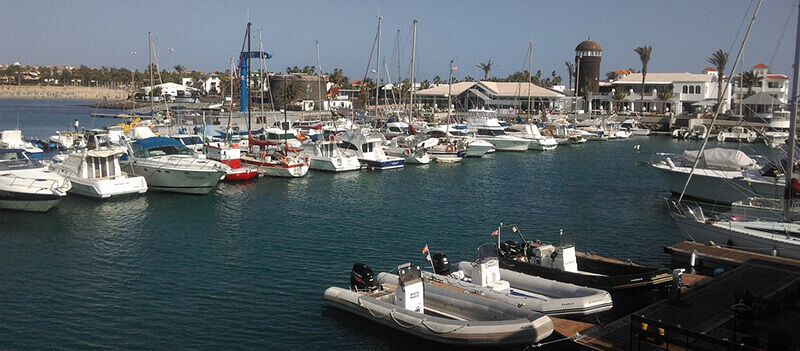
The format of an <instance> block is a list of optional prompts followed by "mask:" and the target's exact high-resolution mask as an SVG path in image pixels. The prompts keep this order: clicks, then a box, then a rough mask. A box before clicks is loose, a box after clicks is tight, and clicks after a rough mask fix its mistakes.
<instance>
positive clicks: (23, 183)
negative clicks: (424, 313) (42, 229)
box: [0, 149, 72, 212]
mask: <svg viewBox="0 0 800 351" xmlns="http://www.w3.org/2000/svg"><path fill="white" fill-rule="evenodd" d="M71 188H72V183H71V182H70V181H69V180H67V179H65V178H64V177H62V176H60V175H58V174H56V173H54V172H51V171H50V170H48V169H47V167H45V165H44V164H42V163H41V162H39V161H38V160H31V159H29V158H28V156H27V155H25V151H24V150H22V149H0V209H9V210H18V211H32V212H46V211H47V210H49V209H51V208H52V207H53V206H55V205H57V204H58V202H59V201H61V199H63V198H64V196H67V191H69V190H70V189H71Z"/></svg>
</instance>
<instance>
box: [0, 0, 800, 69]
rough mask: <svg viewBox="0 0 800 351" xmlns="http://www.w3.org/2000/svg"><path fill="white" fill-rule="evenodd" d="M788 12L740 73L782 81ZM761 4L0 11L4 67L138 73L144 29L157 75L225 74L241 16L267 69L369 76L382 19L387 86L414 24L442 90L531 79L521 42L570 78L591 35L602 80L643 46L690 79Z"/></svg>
mask: <svg viewBox="0 0 800 351" xmlns="http://www.w3.org/2000/svg"><path fill="white" fill-rule="evenodd" d="M797 1H798V0H764V2H763V4H762V6H761V8H760V10H759V13H758V16H757V17H756V20H755V24H754V27H753V31H752V33H751V34H750V38H749V39H748V43H747V45H746V47H745V50H744V54H743V56H742V62H743V65H744V67H745V68H746V69H749V68H750V67H752V66H753V65H755V64H756V63H758V62H763V63H765V64H767V65H768V66H770V68H771V71H772V72H773V73H781V74H785V75H787V76H789V77H791V76H792V71H791V63H792V61H793V60H794V42H795V38H796V36H795V33H796V30H797ZM757 3H758V1H757V0H747V1H745V0H731V1H710V0H709V1H705V0H704V1H696V0H676V1H641V0H629V1H625V0H604V1H588V0H585V1H584V0H580V1H561V0H552V1H503V0H500V1H475V0H464V1H441V0H440V1H419V0H402V1H359V0H355V1H335V0H328V1H304V0H299V1H275V0H271V1H263V0H262V1H248V0H242V1H220V0H215V1H207V0H197V1H183V0H171V1H116V0H110V1H99V0H74V1H39V0H32V1H16V0H0V63H5V64H11V63H14V62H19V63H21V64H23V65H37V66H40V65H72V66H79V65H86V66H89V67H101V66H106V67H125V68H131V67H135V68H136V69H138V70H143V69H144V68H145V67H146V66H147V62H148V50H147V49H148V44H147V33H148V32H152V35H153V38H154V39H153V41H154V44H153V46H154V49H155V52H156V54H157V56H158V59H157V61H158V64H159V67H160V68H162V69H169V68H171V67H174V66H175V65H183V66H185V67H186V68H187V69H189V70H201V71H204V72H210V71H224V70H226V69H228V68H230V59H231V58H232V57H237V56H238V52H239V51H240V50H241V48H242V43H243V40H244V36H245V34H244V33H245V27H246V24H247V20H248V17H249V19H250V21H251V22H252V33H253V40H252V45H253V48H254V49H253V50H257V49H256V48H257V47H258V45H259V44H258V33H259V32H258V31H259V30H261V37H262V42H263V45H264V51H267V52H269V53H270V54H272V55H273V58H272V59H270V60H269V61H268V62H267V68H268V70H270V71H273V72H281V71H285V70H286V68H287V67H292V66H299V67H303V66H306V65H310V66H315V65H316V62H317V54H316V49H315V44H314V42H315V41H318V42H319V48H320V64H321V66H322V68H323V71H324V72H332V71H333V69H334V68H341V69H342V70H343V71H344V74H345V75H346V76H348V77H350V79H361V78H363V76H364V75H365V72H368V71H370V70H372V69H375V66H376V63H375V56H373V59H372V60H371V63H370V65H369V68H368V66H367V65H368V61H370V60H369V58H370V55H371V51H372V48H373V43H374V41H375V37H376V33H377V23H378V17H379V16H382V17H383V22H382V29H381V58H382V61H383V60H385V62H386V63H385V65H383V64H382V65H381V66H382V68H381V69H385V68H384V67H388V68H389V71H390V72H391V75H390V76H391V77H392V78H391V80H392V81H394V80H396V79H397V77H398V76H400V77H403V79H405V78H408V77H409V76H410V67H411V46H412V45H411V28H412V21H413V20H415V19H416V20H417V21H418V22H419V23H418V26H417V77H418V81H421V80H423V79H428V80H433V78H434V77H435V76H440V77H442V79H444V80H446V77H447V74H448V66H449V62H450V60H451V59H452V60H454V65H456V66H457V67H458V69H457V71H455V72H454V76H455V77H457V78H458V79H460V80H461V79H463V78H464V77H466V76H471V77H474V78H482V76H483V73H482V71H481V70H480V69H479V68H477V67H476V65H477V64H478V63H479V62H487V61H488V60H491V61H492V62H494V66H493V68H492V70H491V72H490V74H489V75H490V77H491V76H495V77H506V76H508V75H510V74H511V73H513V72H515V71H522V70H525V69H527V68H528V43H529V42H531V41H532V42H533V43H534V52H533V72H536V71H537V70H541V71H542V72H543V76H545V77H547V76H549V75H550V72H552V71H556V74H558V75H560V76H561V77H562V78H563V79H564V81H566V80H567V69H566V65H565V64H564V61H574V56H575V51H574V50H575V47H576V46H577V45H578V44H579V43H580V42H582V41H583V40H586V39H588V38H591V40H594V41H596V42H597V43H599V44H600V45H601V46H602V47H603V58H602V63H601V67H600V69H601V72H602V73H601V74H604V73H605V72H608V71H613V70H616V69H619V68H635V69H637V70H639V69H641V62H640V61H639V57H638V55H637V54H636V53H635V52H634V51H633V49H634V47H637V46H644V45H650V46H652V47H653V50H652V58H651V60H650V63H649V68H648V71H649V72H692V73H700V71H701V70H702V69H703V68H705V67H707V66H709V64H708V63H707V62H706V58H708V57H709V56H711V54H712V53H713V52H715V51H717V50H718V49H723V50H724V51H731V54H730V59H729V64H728V68H727V69H726V70H727V71H729V70H730V68H731V67H732V66H733V61H734V59H735V57H736V53H737V52H738V50H739V46H740V45H741V40H742V37H743V36H744V33H745V32H746V29H747V25H748V23H749V21H750V18H751V16H752V12H753V10H754V9H755V8H756V5H757ZM398 30H399V31H400V34H399V40H398ZM170 49H172V50H170ZM134 51H135V52H137V54H133V53H132V52H134ZM398 51H399V55H398ZM398 56H399V59H398ZM398 63H399V65H398ZM398 66H399V67H398ZM398 70H399V74H398ZM370 76H372V77H374V73H371V72H370Z"/></svg>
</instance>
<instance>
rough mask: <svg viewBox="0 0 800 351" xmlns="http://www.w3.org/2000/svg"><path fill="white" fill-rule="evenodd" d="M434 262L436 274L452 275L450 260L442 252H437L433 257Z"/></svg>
mask: <svg viewBox="0 0 800 351" xmlns="http://www.w3.org/2000/svg"><path fill="white" fill-rule="evenodd" d="M431 260H433V270H434V271H435V272H434V273H436V274H441V275H448V274H450V260H449V259H448V258H447V255H445V254H444V253H442V252H437V253H435V254H433V256H432V257H431Z"/></svg>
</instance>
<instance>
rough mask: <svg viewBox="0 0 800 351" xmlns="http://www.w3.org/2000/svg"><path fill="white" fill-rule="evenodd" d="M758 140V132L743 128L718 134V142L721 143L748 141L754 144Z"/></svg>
mask: <svg viewBox="0 0 800 351" xmlns="http://www.w3.org/2000/svg"><path fill="white" fill-rule="evenodd" d="M757 138H758V134H756V132H754V131H751V130H749V129H747V128H745V127H741V126H736V127H730V128H729V129H728V130H726V131H722V132H719V134H717V140H719V141H746V142H748V143H752V142H754V141H756V139H757Z"/></svg>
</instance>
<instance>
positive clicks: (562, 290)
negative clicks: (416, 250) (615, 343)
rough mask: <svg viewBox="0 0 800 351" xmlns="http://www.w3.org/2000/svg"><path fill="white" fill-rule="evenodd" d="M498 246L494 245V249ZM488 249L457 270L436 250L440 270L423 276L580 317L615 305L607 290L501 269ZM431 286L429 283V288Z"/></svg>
mask: <svg viewBox="0 0 800 351" xmlns="http://www.w3.org/2000/svg"><path fill="white" fill-rule="evenodd" d="M494 247H495V246H494V245H492V246H491V249H492V250H491V251H492V252H494ZM485 251H488V250H484V254H482V255H481V258H479V259H478V260H477V261H476V262H460V263H458V265H457V270H456V271H451V270H450V263H449V259H448V258H447V255H445V254H443V253H436V254H434V255H433V259H432V261H433V268H434V271H435V272H436V273H430V272H423V275H424V276H423V279H424V280H425V281H426V282H429V283H431V284H433V283H439V284H440V285H447V286H449V287H452V288H454V289H456V290H457V291H459V292H461V293H462V294H477V295H480V296H484V297H487V298H490V299H493V300H497V301H500V302H503V303H508V304H511V305H514V306H517V307H519V308H524V309H528V310H531V311H536V312H540V313H544V314H546V315H551V316H566V317H580V316H585V315H590V314H595V313H599V312H605V311H608V310H610V309H611V308H612V307H613V302H612V300H611V295H610V294H609V293H608V292H606V291H603V290H600V289H595V288H587V287H583V286H578V285H574V284H569V283H562V282H559V281H555V280H550V279H545V278H540V277H534V276H530V275H527V274H522V273H517V272H514V271H509V270H506V269H501V268H500V265H499V263H498V259H497V257H496V256H494V255H491V254H487V253H486V252H485ZM396 281H397V276H395V275H391V274H384V273H381V274H379V275H378V282H380V283H389V284H396ZM431 286H432V285H430V284H426V288H427V287H431Z"/></svg>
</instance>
